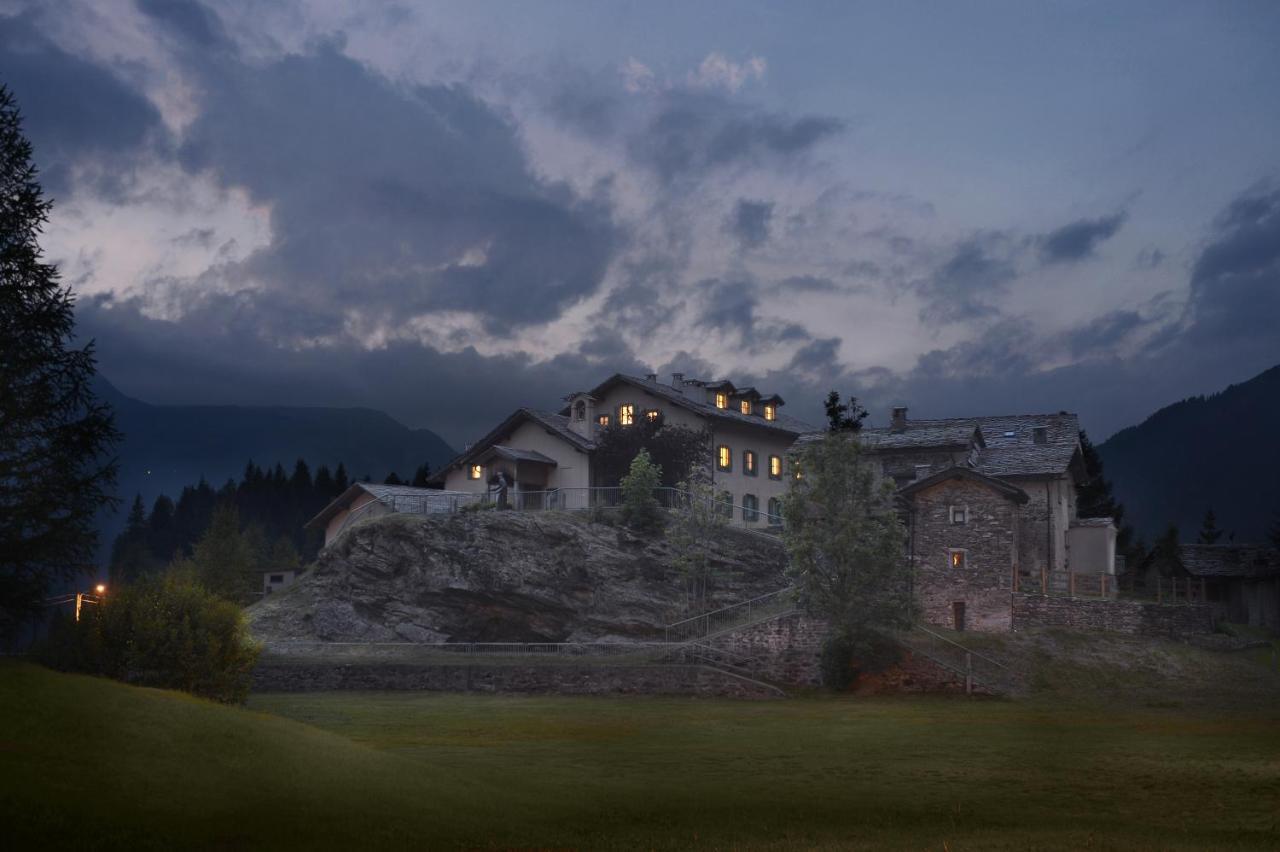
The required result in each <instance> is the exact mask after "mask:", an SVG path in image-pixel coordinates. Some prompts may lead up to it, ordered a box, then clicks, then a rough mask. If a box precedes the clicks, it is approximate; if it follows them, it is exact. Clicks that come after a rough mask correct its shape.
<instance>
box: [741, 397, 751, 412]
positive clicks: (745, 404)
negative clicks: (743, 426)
mask: <svg viewBox="0 0 1280 852" xmlns="http://www.w3.org/2000/svg"><path fill="white" fill-rule="evenodd" d="M738 410H739V411H741V412H742V413H743V414H750V413H751V400H749V399H744V400H742V402H740V403H738Z"/></svg>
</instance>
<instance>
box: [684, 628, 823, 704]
mask: <svg viewBox="0 0 1280 852" xmlns="http://www.w3.org/2000/svg"><path fill="white" fill-rule="evenodd" d="M826 633H827V623H826V622H825V621H823V620H822V619H817V618H812V617H810V616H807V615H803V614H801V613H794V614H792V615H786V616H782V617H781V618H774V619H770V620H769V621H765V622H762V623H760V624H754V625H752V626H750V627H744V628H743V629H741V630H736V631H734V632H733V633H729V634H727V635H724V636H718V637H716V638H715V639H712V640H711V641H710V642H708V643H707V644H709V645H711V646H712V647H714V648H718V649H719V650H721V651H725V652H727V653H729V654H733V655H737V656H740V657H750V658H752V660H753V662H752V665H751V672H752V674H754V675H755V676H756V677H760V678H763V679H764V680H768V681H771V682H773V683H781V684H786V685H788V686H818V685H819V684H821V683H822V673H821V671H820V670H819V667H818V658H819V656H820V655H821V654H822V640H823V638H824V637H825V636H826Z"/></svg>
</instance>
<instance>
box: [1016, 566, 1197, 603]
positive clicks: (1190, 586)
mask: <svg viewBox="0 0 1280 852" xmlns="http://www.w3.org/2000/svg"><path fill="white" fill-rule="evenodd" d="M1014 591H1018V592H1029V593H1031V594H1041V595H1065V596H1067V597H1072V598H1105V599H1108V600H1115V599H1117V598H1123V599H1125V600H1141V601H1149V602H1155V603H1163V604H1197V603H1206V602H1207V601H1208V588H1207V584H1206V583H1205V580H1204V578H1203V577H1155V578H1154V579H1153V580H1152V581H1150V582H1147V581H1146V580H1144V579H1143V578H1135V577H1132V576H1125V577H1122V576H1117V575H1115V574H1110V573H1107V572H1103V571H1049V570H1047V569H1041V571H1040V575H1039V576H1038V577H1035V576H1033V577H1022V576H1020V575H1018V576H1017V585H1016V586H1015V588H1014Z"/></svg>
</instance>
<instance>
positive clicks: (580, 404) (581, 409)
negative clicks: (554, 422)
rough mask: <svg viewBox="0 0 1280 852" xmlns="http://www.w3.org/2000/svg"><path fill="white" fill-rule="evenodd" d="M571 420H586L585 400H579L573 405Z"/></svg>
mask: <svg viewBox="0 0 1280 852" xmlns="http://www.w3.org/2000/svg"><path fill="white" fill-rule="evenodd" d="M573 419H574V420H586V419H587V401H586V400H585V399H580V400H578V401H577V402H575V403H574V404H573Z"/></svg>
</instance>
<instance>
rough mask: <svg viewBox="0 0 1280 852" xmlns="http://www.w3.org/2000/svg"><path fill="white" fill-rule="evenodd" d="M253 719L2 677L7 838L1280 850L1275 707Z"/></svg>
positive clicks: (882, 708)
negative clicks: (73, 815)
mask: <svg viewBox="0 0 1280 852" xmlns="http://www.w3.org/2000/svg"><path fill="white" fill-rule="evenodd" d="M251 707H252V710H248V711H246V710H240V709H233V708H225V707H219V706H215V705H212V704H208V703H204V702H201V701H197V700H194V699H189V698H185V697H182V696H177V695H173V694H170V693H163V692H157V691H153V690H141V689H134V688H130V687H125V686H121V685H119V684H114V683H110V682H106V681H101V680H94V679H89V678H82V677H72V676H66V675H57V674H53V673H50V672H45V671H43V670H40V669H36V668H33V667H30V666H26V665H15V664H8V665H3V666H0V731H3V734H0V737H2V739H0V770H2V771H0V824H3V825H4V826H5V830H6V833H9V832H10V831H14V830H16V837H17V839H18V840H19V841H21V845H22V846H23V847H24V848H25V847H29V846H33V845H40V846H51V845H56V846H65V845H81V844H84V845H89V844H90V843H91V842H92V843H98V844H99V845H101V846H104V847H116V848H124V847H134V848H137V847H140V846H146V845H151V846H155V847H172V846H174V845H182V846H196V847H198V848H355V847H361V846H363V847H369V846H374V845H383V846H386V845H391V846H405V847H417V848H441V847H445V848H447V847H453V846H457V845H459V844H461V845H468V846H471V845H481V846H484V845H490V844H500V845H520V846H552V845H558V846H580V847H583V848H602V847H605V848H607V847H626V848H632V847H637V846H641V847H644V846H648V847H659V848H684V847H688V846H690V845H694V844H701V845H711V846H721V847H726V846H734V847H742V846H751V847H775V848H809V847H812V846H814V845H832V846H845V847H851V848H858V847H877V848H880V847H885V846H888V847H890V848H913V849H921V848H933V849H940V848H943V847H942V844H943V842H944V841H946V842H947V843H948V845H949V848H950V849H952V850H960V849H972V848H984V849H990V848H1008V849H1027V848H1061V849H1067V848H1072V849H1074V848H1081V847H1084V846H1086V845H1090V844H1093V845H1102V846H1105V847H1108V848H1205V847H1212V848H1275V847H1276V846H1277V845H1278V844H1280V834H1278V833H1277V832H1278V831H1280V829H1278V828H1277V825H1276V814H1277V813H1278V812H1280V760H1278V756H1280V710H1278V709H1276V708H1275V707H1274V706H1272V707H1271V708H1270V709H1267V710H1257V711H1251V712H1248V713H1236V714H1228V715H1224V714H1223V713H1222V712H1220V711H1218V712H1213V713H1210V712H1192V711H1187V710H1176V711H1175V710H1167V709H1163V710H1161V709H1127V710H1125V709H1114V708H1110V707H1098V706H1095V707H1089V706H1086V705H1078V704H1077V705H1055V704H1048V703H1044V702H1030V703H1011V702H995V701H965V700H939V699H912V700H906V699H875V700H857V699H852V700H851V699H829V700H796V701H785V702H783V701H779V702H732V701H712V700H671V699H644V698H627V699H623V698H619V699H589V698H552V697H548V698H541V697H537V698H531V697H524V698H515V697H495V696H475V695H462V696H459V695H432V694H422V693H398V694H388V693H379V694H359V693H330V694H323V695H268V696H260V697H257V698H255V699H254V700H253V701H252V702H251ZM254 711H268V712H270V713H272V714H278V715H266V714H265V713H262V712H254ZM280 716H286V717H292V718H293V719H295V720H298V721H288V720H287V719H283V718H279V717H280ZM299 722H306V723H310V724H309V725H307V724H299ZM71 812H74V813H77V814H79V816H80V819H79V820H78V821H77V822H76V823H75V824H68V823H69V822H70V820H68V819H67V815H68V813H71Z"/></svg>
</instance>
